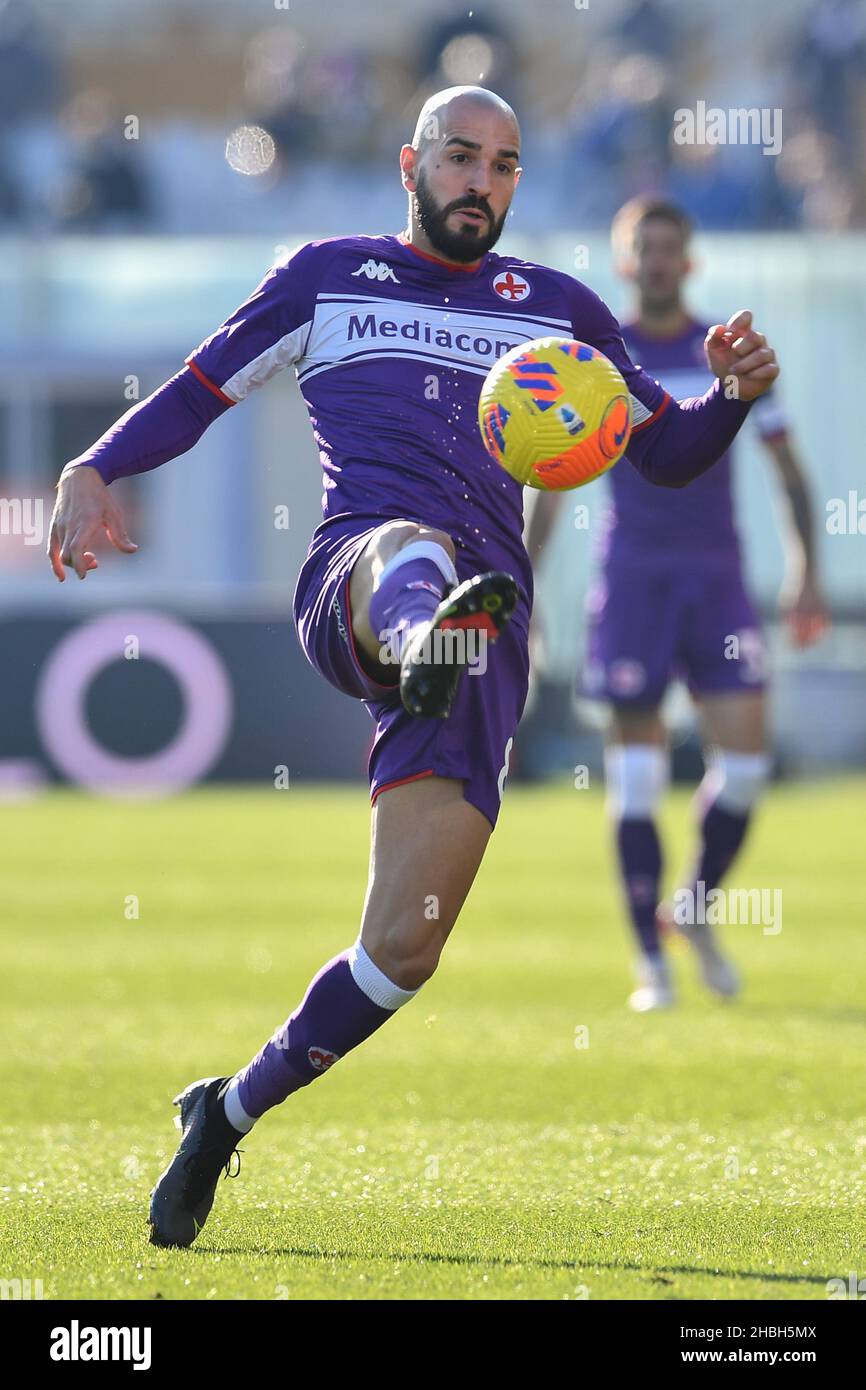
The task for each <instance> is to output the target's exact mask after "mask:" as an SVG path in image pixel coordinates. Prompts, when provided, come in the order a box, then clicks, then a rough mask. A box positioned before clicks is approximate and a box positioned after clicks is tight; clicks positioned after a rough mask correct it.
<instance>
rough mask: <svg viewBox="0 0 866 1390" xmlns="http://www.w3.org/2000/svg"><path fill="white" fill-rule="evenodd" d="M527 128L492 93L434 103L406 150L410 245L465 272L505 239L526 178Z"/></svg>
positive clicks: (458, 94) (470, 92)
mask: <svg viewBox="0 0 866 1390" xmlns="http://www.w3.org/2000/svg"><path fill="white" fill-rule="evenodd" d="M519 160H520V126H519V125H518V122H517V117H516V116H515V114H514V112H513V111H512V109H511V107H510V106H509V105H508V102H507V101H503V99H502V97H500V96H497V94H496V93H495V92H489V91H488V90H487V88H486V87H445V88H444V89H443V90H442V91H441V92H434V94H433V96H431V97H428V99H427V101H425V103H424V105H423V106H422V108H421V111H420V113H419V116H418V120H417V121H416V123H415V132H414V134H413V136H412V143H411V144H409V145H404V146H403V148H402V150H401V151H400V166H401V169H402V174H403V186H404V188H405V189H406V191H407V192H408V194H409V221H410V239H411V240H412V241H413V242H414V243H415V244H416V245H419V246H420V247H421V249H425V250H428V251H429V250H432V251H434V252H436V253H438V254H439V255H440V256H443V257H445V258H446V259H448V260H449V261H453V262H454V263H456V264H458V265H471V264H472V263H473V262H475V261H478V260H479V259H480V258H481V257H482V256H483V255H484V254H485V253H486V252H487V251H489V250H490V248H491V247H492V246H495V244H496V242H497V241H498V240H499V237H500V236H501V234H502V229H503V227H504V225H505V219H506V217H507V216H508V211H509V208H510V206H511V199H512V198H513V196H514V190H515V188H516V186H517V181H518V179H519V178H520V167H519Z"/></svg>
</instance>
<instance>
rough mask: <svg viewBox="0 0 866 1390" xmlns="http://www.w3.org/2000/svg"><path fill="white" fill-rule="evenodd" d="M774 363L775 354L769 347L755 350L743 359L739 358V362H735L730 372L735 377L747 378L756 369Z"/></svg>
mask: <svg viewBox="0 0 866 1390" xmlns="http://www.w3.org/2000/svg"><path fill="white" fill-rule="evenodd" d="M775 362H776V354H775V352H774V351H773V349H772V348H770V347H760V348H756V349H755V351H754V352H750V353H748V354H747V356H745V357H741V358H740V360H739V362H735V363H734V364H733V366H732V367H731V371H732V372H733V374H734V375H735V376H748V375H749V373H750V372H753V371H755V370H756V368H758V367H767V366H773V365H775Z"/></svg>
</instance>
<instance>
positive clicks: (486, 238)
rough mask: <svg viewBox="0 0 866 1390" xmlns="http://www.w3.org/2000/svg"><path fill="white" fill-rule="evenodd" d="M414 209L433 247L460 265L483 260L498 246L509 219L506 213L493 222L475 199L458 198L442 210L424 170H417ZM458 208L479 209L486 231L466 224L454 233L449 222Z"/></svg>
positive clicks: (482, 202) (481, 201) (481, 200)
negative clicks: (491, 249) (486, 220)
mask: <svg viewBox="0 0 866 1390" xmlns="http://www.w3.org/2000/svg"><path fill="white" fill-rule="evenodd" d="M415 206H416V208H417V209H418V221H419V223H420V224H421V228H422V230H423V231H424V232H425V234H426V236H427V237H428V239H429V241H430V244H431V246H435V248H436V250H437V251H438V252H440V254H441V255H443V256H445V257H446V258H447V259H448V260H449V261H460V262H461V263H463V264H468V263H469V262H470V261H477V260H480V259H481V257H482V256H483V255H484V254H485V252H487V251H489V250H490V248H491V247H492V246H495V245H496V243H497V241H498V240H499V238H500V237H501V235H502V228H503V227H504V226H505V218H506V215H507V214H506V213H503V214H502V216H501V217H500V219H499V221H498V222H494V221H493V220H492V219H491V217H490V209H489V207H488V206H487V205H486V203H485V202H484V201H483V199H480V198H473V197H466V198H458V199H456V200H455V201H454V202H453V203H447V204H446V205H445V207H444V208H440V207H439V206H438V204H437V203H436V201H435V199H434V197H433V194H432V193H431V192H430V188H429V186H428V183H427V179H426V177H425V175H424V171H423V169H419V170H418V181H417V186H416V189H415ZM457 208H478V209H479V210H480V211H481V212H483V213H485V214H486V216H487V218H488V225H487V230H486V231H485V230H484V228H483V227H482V228H479V230H478V231H476V230H475V229H474V228H473V227H470V226H469V225H468V224H467V225H466V226H465V227H464V228H463V230H462V231H459V232H452V230H451V228H450V227H448V226H446V219H447V218H448V216H449V215H450V214H451V213H452V212H454V211H455V210H456V209H457Z"/></svg>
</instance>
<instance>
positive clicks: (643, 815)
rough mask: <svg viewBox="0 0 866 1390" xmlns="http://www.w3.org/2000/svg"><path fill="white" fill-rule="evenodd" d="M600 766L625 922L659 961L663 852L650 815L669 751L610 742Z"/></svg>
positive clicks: (644, 950)
mask: <svg viewBox="0 0 866 1390" xmlns="http://www.w3.org/2000/svg"><path fill="white" fill-rule="evenodd" d="M604 767H605V782H606V786H607V806H608V813H609V815H610V818H611V822H612V824H613V826H614V830H615V834H616V848H617V856H618V859H619V868H620V874H621V877H622V882H623V888H624V890H625V895H626V901H627V903H628V911H629V918H630V921H631V924H632V927H633V929H634V932H635V935H636V937H637V939H638V943H639V945H640V949H641V951H642V953H643V955H644V956H648V957H658V956H659V955H660V952H661V943H660V940H659V933H658V926H657V923H656V906H657V904H658V897H659V882H660V879H661V870H662V851H661V842H660V840H659V836H658V831H657V829H656V825H655V820H654V816H655V812H656V808H657V806H658V802H659V799H660V797H661V795H662V793H663V791H664V788H665V786H666V784H667V776H668V754H667V750H666V749H665V748H663V747H660V746H658V745H656V744H613V745H611V746H609V747H608V748H607V749H606V750H605V757H604Z"/></svg>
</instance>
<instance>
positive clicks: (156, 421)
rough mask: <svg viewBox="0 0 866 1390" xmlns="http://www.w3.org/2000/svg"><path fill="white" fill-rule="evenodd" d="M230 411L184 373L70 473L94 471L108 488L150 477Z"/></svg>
mask: <svg viewBox="0 0 866 1390" xmlns="http://www.w3.org/2000/svg"><path fill="white" fill-rule="evenodd" d="M228 408H229V403H228V402H225V401H221V400H220V399H219V398H218V396H216V395H215V394H214V392H213V391H211V390H210V389H209V388H208V387H206V386H203V385H202V384H201V383H200V382H199V381H197V380H196V378H195V377H194V376H193V374H192V373H191V372H190V371H189V370H188V369H187V368H184V370H183V371H182V372H178V373H177V375H176V376H173V377H172V378H171V379H170V380H169V381H166V382H164V383H163V385H162V386H160V387H159V388H158V390H156V391H154V392H153V394H152V395H150V396H148V397H147V399H146V400H143V401H140V402H139V404H138V405H134V406H133V407H132V409H131V410H128V411H127V412H126V414H125V415H121V417H120V419H119V420H117V421H116V422H115V424H113V425H112V426H111V429H109V430H106V432H105V434H103V435H102V436H101V437H100V438H99V439H97V441H96V443H95V444H91V446H90V448H89V449H88V450H87V451H86V452H85V453H83V454H79V456H78V458H76V459H72V460H71V462H70V463H68V464H67V468H95V469H96V471H97V473H98V474H99V475H100V477H101V478H102V481H103V482H104V483H113V482H114V480H115V478H126V477H130V476H131V475H133V474H135V473H147V472H149V471H150V469H152V468H159V466H160V464H163V463H168V461H169V459H173V458H177V456H178V454H185V453H186V452H187V450H188V449H191V448H192V446H193V444H196V443H197V442H198V440H199V439H201V436H202V435H203V434H204V432H205V430H206V429H207V427H208V425H210V424H212V423H213V421H214V420H216V418H217V417H218V416H219V415H223V414H224V413H225V411H226V410H228Z"/></svg>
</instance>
